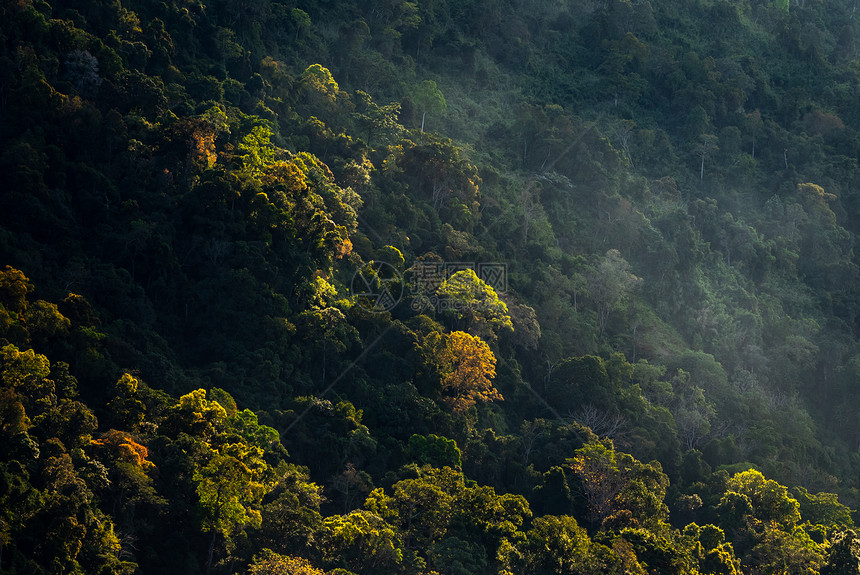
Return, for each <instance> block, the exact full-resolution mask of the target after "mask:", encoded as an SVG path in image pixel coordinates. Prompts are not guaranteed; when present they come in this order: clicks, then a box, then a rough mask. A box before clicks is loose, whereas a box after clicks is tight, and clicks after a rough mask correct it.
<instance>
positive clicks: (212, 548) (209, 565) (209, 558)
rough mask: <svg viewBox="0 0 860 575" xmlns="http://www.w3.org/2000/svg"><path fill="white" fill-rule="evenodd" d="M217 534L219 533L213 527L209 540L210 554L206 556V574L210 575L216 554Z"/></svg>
mask: <svg viewBox="0 0 860 575" xmlns="http://www.w3.org/2000/svg"><path fill="white" fill-rule="evenodd" d="M215 535H217V531H215V529H213V530H212V539H211V540H210V541H209V554H208V556H207V558H206V575H209V573H210V572H211V570H212V557H213V556H214V555H215Z"/></svg>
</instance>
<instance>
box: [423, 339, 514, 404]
mask: <svg viewBox="0 0 860 575" xmlns="http://www.w3.org/2000/svg"><path fill="white" fill-rule="evenodd" d="M429 338H432V339H434V340H436V341H434V342H432V345H431V348H433V350H434V352H435V353H434V355H435V357H434V358H433V361H434V363H435V364H436V368H437V370H438V372H439V375H440V377H441V383H442V402H443V403H444V404H445V405H446V406H447V407H448V408H449V409H450V410H451V411H453V412H454V413H455V414H461V413H463V412H465V411H466V410H467V409H469V408H470V407H472V406H473V405H475V403H477V402H478V401H482V402H483V401H501V400H502V399H504V398H503V397H502V394H501V393H499V391H498V390H497V389H496V388H495V387H493V381H492V380H493V378H494V377H496V356H495V355H493V352H492V350H491V349H490V346H488V345H487V344H486V342H484V341H483V340H482V339H481V338H479V337H475V336H472V335H469V334H468V333H466V332H464V331H454V332H451V333H450V334H448V335H443V334H440V333H438V332H434V333H431V334H430V336H429ZM427 343H430V342H427Z"/></svg>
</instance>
